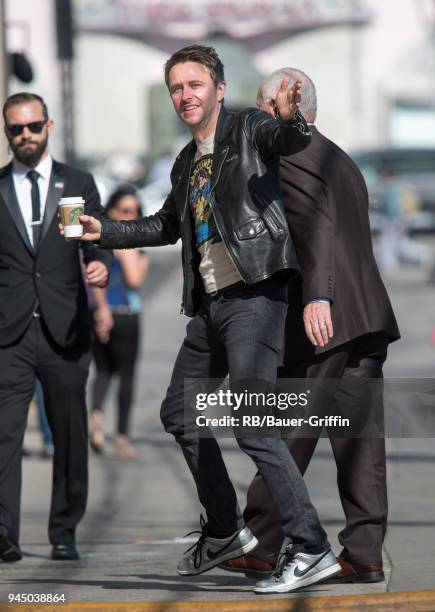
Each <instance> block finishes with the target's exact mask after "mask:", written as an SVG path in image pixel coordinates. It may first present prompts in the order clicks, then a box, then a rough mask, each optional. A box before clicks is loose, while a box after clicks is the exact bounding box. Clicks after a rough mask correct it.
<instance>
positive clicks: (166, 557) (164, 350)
mask: <svg viewBox="0 0 435 612" xmlns="http://www.w3.org/2000/svg"><path fill="white" fill-rule="evenodd" d="M150 255H151V258H152V259H151V261H152V268H151V272H150V280H149V282H148V285H147V288H146V305H145V311H144V338H143V353H142V360H141V363H140V369H139V372H138V381H139V384H138V390H137V400H136V407H135V414H134V428H133V437H134V440H135V444H136V445H137V447H138V449H139V452H140V458H139V459H138V460H137V461H135V462H132V463H129V464H123V463H120V462H118V461H116V460H115V459H114V458H113V457H112V456H111V453H110V448H109V449H108V452H107V454H106V455H105V456H103V457H96V456H95V455H93V456H92V457H91V462H90V499H89V506H88V512H87V514H86V517H85V519H84V520H83V522H82V523H81V526H80V529H79V532H78V546H79V549H80V552H81V555H82V559H81V561H80V562H53V561H51V560H50V559H49V550H50V549H49V545H48V541H47V535H46V523H47V516H48V506H49V495H50V465H49V462H47V461H44V460H42V459H40V458H38V457H37V456H34V457H33V458H29V459H25V460H24V477H23V502H22V538H21V540H22V541H21V543H22V547H23V550H24V552H25V557H24V559H23V561H21V562H20V563H16V564H11V565H6V564H2V566H1V570H2V571H1V575H0V601H7V599H8V594H10V593H15V594H16V593H36V592H38V593H57V594H62V593H64V594H65V595H66V598H67V599H68V600H70V601H157V600H159V601H167V602H168V601H172V600H206V599H244V598H253V599H257V601H258V597H256V596H255V595H254V594H253V593H252V591H251V588H252V582H250V581H248V580H246V579H245V578H244V577H242V576H237V575H231V574H227V573H225V572H222V571H212V572H210V573H207V574H205V575H203V576H199V577H194V578H181V577H180V576H178V575H177V574H176V572H175V565H176V562H177V560H178V559H179V557H180V555H181V554H182V552H183V551H184V550H185V549H186V548H187V547H188V546H189V545H190V544H189V542H190V540H189V541H188V542H187V543H186V541H181V539H180V538H181V537H182V536H183V535H184V534H185V533H186V532H188V531H190V530H192V529H195V528H197V526H198V524H199V514H200V512H201V509H200V506H199V504H198V503H197V502H196V500H195V492H194V487H193V482H192V479H191V476H190V474H189V473H188V472H187V469H186V467H185V463H184V460H183V457H182V455H181V453H180V451H179V449H178V447H177V446H176V444H175V442H174V441H173V439H172V438H171V437H170V436H168V435H167V434H165V432H164V431H163V430H162V427H161V424H160V420H159V405H160V401H161V399H162V396H163V394H164V391H165V388H166V386H167V384H168V380H169V376H170V373H171V368H172V365H173V362H174V359H175V356H176V351H177V348H178V346H179V344H180V341H181V339H182V337H183V334H184V328H185V324H186V321H187V320H186V318H185V317H183V316H180V315H178V312H179V310H180V293H181V268H180V266H179V255H178V253H177V251H175V250H166V251H158V250H154V251H151V253H150ZM388 285H389V289H390V291H391V296H392V301H393V305H394V307H395V309H396V312H397V315H398V319H399V325H400V327H401V330H402V333H403V336H404V339H403V340H402V341H401V342H400V343H397V344H396V345H394V346H392V348H391V352H390V359H389V362H388V365H387V368H386V375H387V376H392V377H393V376H398V377H405V376H407V377H411V376H412V377H432V376H433V375H434V362H435V349H434V348H433V347H432V346H431V329H432V327H433V326H434V325H435V315H434V312H435V309H434V302H435V287H433V286H429V285H427V284H426V281H425V277H424V275H423V274H422V273H418V272H416V271H415V269H410V268H403V269H402V270H401V271H400V272H398V273H395V275H394V277H393V278H391V279H388ZM114 397H115V396H114V394H113V393H112V394H111V396H110V400H111V401H110V402H109V403H110V404H111V406H110V407H109V410H108V411H107V421H106V424H107V427H106V429H107V432H108V433H109V434H110V433H111V432H112V428H113V423H114V419H113V401H114ZM33 423H34V415H31V418H30V424H29V432H28V434H27V438H26V445H27V447H29V448H30V449H32V450H33V451H35V453H36V452H37V450H38V447H39V444H40V441H39V437H38V434H37V432H36V431H35V429H34V425H33ZM222 446H223V448H224V449H225V458H226V460H227V462H228V466H229V470H230V473H231V475H232V477H233V480H234V482H235V484H236V486H237V490H238V493H239V495H240V503H241V505H243V500H244V495H245V492H246V487H247V485H248V484H249V482H250V479H251V477H252V476H253V474H254V467H253V464H251V463H250V461H249V460H248V459H247V458H246V457H245V456H243V455H242V454H241V453H240V451H239V450H238V449H236V446H235V443H233V441H231V440H223V441H222ZM434 466H435V446H434V443H433V439H418V440H416V439H414V440H406V439H392V440H389V441H388V469H389V503H390V526H389V531H388V537H387V540H386V545H385V565H386V567H387V581H386V583H382V584H375V585H363V586H354V585H350V586H345V587H337V586H336V585H320V586H317V587H314V588H312V589H308V590H306V591H305V593H304V595H326V594H328V595H336V594H341V593H343V594H344V593H346V594H353V593H375V592H384V591H386V590H388V591H406V590H418V589H431V588H435V578H434V576H435V560H434V554H433V553H434V544H435V513H434V507H435V487H434ZM307 483H308V487H309V489H310V491H311V494H312V498H313V501H314V503H315V505H316V507H317V508H318V510H319V513H320V515H321V518H322V520H323V523H324V525H325V526H326V528H327V530H328V532H329V534H330V538H331V541H332V543H333V545H334V547H335V550H336V551H337V552H338V551H339V550H340V549H339V546H338V543H337V540H336V534H337V532H338V531H339V529H340V528H341V526H342V524H343V515H342V510H341V507H340V503H339V500H338V495H336V485H335V469H334V463H333V459H332V454H331V451H330V447H329V445H328V442H327V441H326V440H321V443H320V444H319V447H318V449H317V452H316V455H315V458H314V460H313V462H312V465H311V466H310V470H309V472H308V475H307ZM192 541H193V540H192ZM281 597H284V598H285V597H289V595H284V596H281ZM291 597H298V595H293V596H291ZM274 598H279V596H274Z"/></svg>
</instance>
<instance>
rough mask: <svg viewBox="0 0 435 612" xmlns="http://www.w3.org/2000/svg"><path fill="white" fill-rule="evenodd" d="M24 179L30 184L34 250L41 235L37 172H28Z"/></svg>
mask: <svg viewBox="0 0 435 612" xmlns="http://www.w3.org/2000/svg"><path fill="white" fill-rule="evenodd" d="M26 178H28V179H29V181H30V182H31V184H32V191H31V196H32V229H33V248H34V249H35V250H36V249H37V247H38V242H39V236H40V234H41V199H40V197H39V187H38V178H39V172H36V170H30V171H29V172H28V173H27V175H26Z"/></svg>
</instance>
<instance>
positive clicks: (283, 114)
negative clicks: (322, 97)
mask: <svg viewBox="0 0 435 612" xmlns="http://www.w3.org/2000/svg"><path fill="white" fill-rule="evenodd" d="M301 87H302V81H300V80H297V81H296V82H295V83H294V85H292V87H289V78H288V77H285V78H284V79H283V80H282V81H281V87H280V88H279V89H278V92H277V94H276V99H275V110H276V111H277V112H278V114H279V116H280V119H281V120H282V121H290V119H291V118H292V117H293V115H294V114H295V112H296V111H297V110H298V109H299V107H300V101H301Z"/></svg>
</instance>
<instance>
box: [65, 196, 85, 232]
mask: <svg viewBox="0 0 435 612" xmlns="http://www.w3.org/2000/svg"><path fill="white" fill-rule="evenodd" d="M59 214H60V220H61V222H62V225H63V227H64V235H65V238H66V240H68V239H69V238H80V236H83V225H82V224H81V223H80V221H79V217H80V216H81V215H84V214H85V201H84V199H83V198H82V197H81V196H76V197H71V198H61V199H60V200H59Z"/></svg>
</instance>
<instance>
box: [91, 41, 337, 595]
mask: <svg viewBox="0 0 435 612" xmlns="http://www.w3.org/2000/svg"><path fill="white" fill-rule="evenodd" d="M165 79H166V83H167V86H168V89H169V93H170V96H171V99H172V102H173V104H174V107H175V110H176V112H177V114H178V116H179V117H180V118H181V120H182V121H183V122H184V123H185V124H186V125H187V126H188V127H189V129H190V131H191V133H192V135H193V140H192V141H191V142H190V143H189V144H188V145H187V146H186V147H185V148H184V149H183V151H182V152H181V153H180V154H179V155H178V157H177V159H176V161H175V164H174V166H173V169H172V173H171V181H172V191H171V193H170V194H169V196H168V197H167V199H166V201H165V203H164V205H163V207H162V209H161V210H160V211H159V212H158V213H156V214H155V215H152V216H149V217H145V218H143V219H141V220H139V221H136V222H134V221H133V222H106V221H104V222H103V223H102V224H101V223H100V222H99V221H97V220H95V219H93V218H92V217H89V216H83V217H81V222H82V223H83V226H84V236H83V239H85V240H86V239H88V240H100V246H102V247H110V248H132V247H138V246H144V245H146V246H158V245H163V244H168V243H175V242H176V241H177V240H178V239H179V238H180V237H181V238H182V244H183V250H182V258H183V273H184V288H183V309H184V312H185V313H186V314H187V315H188V316H190V317H193V318H192V320H191V321H190V323H189V324H188V326H187V336H186V338H185V340H184V342H183V345H182V347H181V349H180V352H179V355H178V357H177V361H176V363H175V367H174V372H173V374H172V379H171V383H170V386H169V388H168V391H167V394H166V398H165V400H164V401H163V404H162V409H161V418H162V422H163V424H164V426H165V429H166V430H167V431H168V432H170V433H172V434H173V435H174V436H175V438H176V440H177V442H178V443H179V444H180V445H181V447H182V450H183V453H184V456H185V458H186V461H187V463H188V465H189V468H190V470H191V472H192V475H193V477H194V479H195V483H196V486H197V490H198V495H199V499H200V501H201V503H202V504H203V506H204V507H205V510H206V514H207V522H205V521H203V520H202V521H201V528H202V530H201V536H200V538H199V540H198V542H197V543H196V544H195V545H194V546H193V547H191V549H189V550H188V551H186V554H185V556H184V557H183V559H182V560H181V562H180V563H179V565H178V568H177V569H178V572H179V573H180V574H181V575H192V574H199V573H202V572H204V571H207V570H209V569H211V568H212V567H215V566H216V565H218V564H219V563H221V562H222V561H224V560H225V559H229V558H231V557H235V556H236V555H238V554H243V553H247V552H249V551H250V550H252V549H253V548H254V547H255V546H256V544H257V542H256V539H255V538H254V536H253V535H252V533H251V532H250V531H249V529H247V527H244V525H243V519H242V517H241V513H240V510H239V507H238V505H237V499H236V493H235V490H234V488H233V485H232V483H231V481H230V479H229V477H228V474H227V471H226V467H225V464H224V462H223V459H222V456H221V452H220V449H219V446H218V444H217V442H216V440H215V438H214V437H213V436H212V434H211V432H210V430H209V429H208V428H205V427H201V426H200V423H199V422H198V420H197V417H198V414H200V413H198V411H197V410H198V409H197V410H196V411H195V398H197V395H195V391H197V389H198V386H197V384H196V385H195V381H197V380H198V379H207V380H208V383H207V384H206V387H205V388H206V390H207V391H211V390H212V389H213V388H214V386H213V384H212V382H213V383H214V385H215V384H216V380H217V382H218V383H219V381H223V380H224V378H225V377H226V376H227V374H229V379H230V385H231V389H232V391H233V392H236V391H240V392H243V391H245V390H246V389H247V390H248V391H252V390H254V391H255V392H256V393H260V394H261V393H264V394H266V392H267V391H270V390H271V389H272V386H273V384H274V382H275V378H276V368H277V356H278V352H279V350H280V348H281V342H282V338H283V331H284V321H285V316H286V311H287V296H286V279H287V278H288V276H289V274H290V273H291V271H292V270H295V269H296V268H297V261H296V257H295V251H294V247H293V243H292V240H291V237H290V234H289V230H288V225H287V221H286V217H285V215H284V212H283V208H282V205H281V199H280V188H279V179H278V163H279V156H280V155H289V154H291V153H296V152H298V151H300V150H302V149H304V148H305V147H306V146H307V145H308V144H309V142H310V131H309V129H308V127H307V124H306V123H305V120H304V119H303V118H302V116H301V115H300V113H299V112H298V107H299V100H300V89H299V88H300V84H299V83H298V82H296V83H295V84H294V85H293V86H292V87H290V86H289V83H288V79H284V80H283V82H282V84H281V88H280V91H279V93H278V95H277V99H276V114H277V118H276V119H273V118H271V117H270V116H269V115H268V114H266V113H263V112H261V111H258V110H256V109H247V110H245V111H243V112H240V113H237V114H234V113H229V112H227V111H226V110H225V108H224V106H223V99H224V93H225V88H226V84H225V81H224V74H223V66H222V63H221V61H220V59H219V57H218V56H217V54H216V52H215V50H214V49H213V48H211V47H203V46H201V45H193V46H190V47H186V48H184V49H181V50H180V51H178V52H176V53H174V54H173V56H172V57H171V58H170V59H169V60H168V62H167V63H166V66H165ZM210 379H213V381H210ZM215 379H216V380H215ZM202 390H204V387H202ZM186 398H187V400H186ZM248 403H249V402H248ZM197 406H198V404H196V407H197ZM185 408H186V411H185ZM263 408H264V406H263ZM243 409H244V411H245V414H246V415H247V416H249V413H248V412H247V406H246V405H244V406H243ZM233 414H236V412H235V411H234V413H233ZM237 414H240V413H237ZM240 420H241V419H240ZM234 424H235V425H236V426H235V435H236V439H237V441H238V444H239V446H240V447H241V448H242V450H243V451H245V452H246V453H247V454H248V455H249V456H250V457H251V458H252V459H253V460H254V461H255V463H256V465H257V468H258V470H259V472H260V473H261V475H262V476H263V478H264V480H265V482H266V483H267V486H268V488H269V490H270V492H271V494H272V496H273V497H274V499H275V501H276V503H277V505H278V507H279V509H280V512H281V520H282V529H283V531H284V533H285V535H286V536H288V537H289V538H290V539H291V541H292V543H293V546H292V547H291V549H288V550H287V551H286V553H285V555H284V558H283V563H282V564H281V566H280V570H279V572H278V573H277V583H279V584H278V587H279V591H280V592H286V591H293V590H295V589H298V588H300V587H303V586H307V585H309V584H313V583H315V582H319V581H321V580H324V579H325V578H328V577H329V576H331V575H334V574H335V573H337V572H338V571H339V570H340V567H339V565H338V564H337V562H336V559H335V557H334V555H333V554H332V553H331V551H330V546H329V543H328V540H327V536H326V533H325V532H324V530H323V528H322V526H321V524H320V522H319V519H318V517H317V513H316V511H315V509H314V507H313V506H312V504H311V502H310V499H309V497H308V493H307V490H306V488H305V485H304V482H303V480H302V478H301V475H300V473H299V471H298V469H297V468H296V466H295V463H294V461H293V459H292V458H291V456H290V454H289V453H288V451H287V448H286V446H285V444H284V442H283V441H282V440H281V439H280V438H279V436H277V435H273V432H268V433H269V436H268V437H265V436H264V435H263V436H261V435H258V432H257V433H256V435H254V433H253V432H252V431H251V433H249V427H244V428H241V427H237V425H238V424H237V423H234ZM199 430H201V431H199ZM262 433H264V432H262ZM290 509H291V511H290ZM295 509H297V510H296V512H295ZM256 592H259V593H260V592H262V590H261V589H259V588H256Z"/></svg>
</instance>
